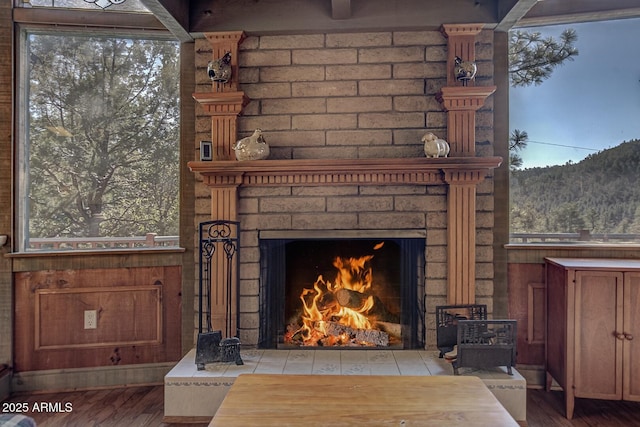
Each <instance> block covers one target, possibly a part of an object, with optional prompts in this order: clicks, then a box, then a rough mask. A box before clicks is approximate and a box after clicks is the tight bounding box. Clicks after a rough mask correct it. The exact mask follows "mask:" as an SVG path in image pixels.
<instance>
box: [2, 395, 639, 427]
mask: <svg viewBox="0 0 640 427" xmlns="http://www.w3.org/2000/svg"><path fill="white" fill-rule="evenodd" d="M163 393H164V390H163V386H160V385H159V386H146V387H127V388H117V389H109V390H92V391H76V392H68V393H54V394H29V395H16V396H12V397H11V398H10V399H8V400H6V401H5V402H15V403H26V404H27V405H28V407H29V408H31V409H34V408H36V409H44V410H47V409H60V408H61V409H64V408H65V404H67V403H70V404H71V411H70V412H59V413H50V412H34V411H30V412H29V413H28V414H25V415H29V416H31V417H33V418H34V419H35V420H36V422H37V423H38V426H39V427H54V426H64V427H73V426H77V427H91V426H105V427H106V426H110V427H111V426H112V427H121V426H122V427H146V426H154V427H178V426H183V427H200V426H202V427H205V426H206V425H207V424H189V425H185V424H166V423H163V422H162V415H163V404H164V403H163V402H164V395H163ZM56 403H58V408H56ZM43 404H44V405H43ZM2 407H3V408H4V407H5V405H3V406H2ZM51 407H52V408H51ZM562 408H563V400H562V393H561V392H558V391H552V392H546V391H544V390H528V392H527V422H528V425H529V427H560V426H580V427H595V426H598V427H609V426H612V427H614V426H619V427H633V426H639V427H640V402H610V401H604V400H590V399H577V402H576V410H575V416H574V419H573V420H571V421H569V420H567V419H566V418H564V416H563V415H562V413H563V409H562ZM302 425H304V423H303V424H302ZM492 427H493V426H492ZM495 427H499V426H495Z"/></svg>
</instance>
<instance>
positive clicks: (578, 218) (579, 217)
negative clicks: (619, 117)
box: [511, 139, 640, 233]
mask: <svg viewBox="0 0 640 427" xmlns="http://www.w3.org/2000/svg"><path fill="white" fill-rule="evenodd" d="M581 229H586V230H589V231H590V232H591V233H640V140H638V139H635V140H631V141H626V142H623V143H622V144H620V145H619V146H617V147H614V148H610V149H607V150H603V151H601V152H598V153H597V154H592V155H590V156H588V157H587V158H585V159H584V160H582V161H581V162H579V163H568V164H565V165H562V166H548V167H544V168H532V169H525V170H516V171H512V172H511V232H512V233H523V232H528V233H534V232H538V233H542V232H546V233H575V232H577V231H578V230H581Z"/></svg>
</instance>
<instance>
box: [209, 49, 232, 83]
mask: <svg viewBox="0 0 640 427" xmlns="http://www.w3.org/2000/svg"><path fill="white" fill-rule="evenodd" d="M207 73H208V74H209V78H210V79H211V80H212V81H214V82H218V83H227V82H228V81H229V79H231V52H227V53H225V54H224V56H223V57H222V58H219V59H216V60H214V61H209V64H208V66H207Z"/></svg>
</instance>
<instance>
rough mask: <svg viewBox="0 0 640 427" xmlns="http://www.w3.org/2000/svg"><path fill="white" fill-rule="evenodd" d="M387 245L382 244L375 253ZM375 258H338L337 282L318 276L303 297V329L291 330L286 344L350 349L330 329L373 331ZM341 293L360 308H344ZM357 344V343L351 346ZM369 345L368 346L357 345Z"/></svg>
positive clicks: (344, 337)
mask: <svg viewBox="0 0 640 427" xmlns="http://www.w3.org/2000/svg"><path fill="white" fill-rule="evenodd" d="M382 245H384V242H383V243H379V244H377V245H376V246H375V247H374V250H377V249H380V248H381V247H382ZM372 258H373V255H366V256H363V257H359V258H341V257H336V258H335V259H334V261H333V266H334V267H335V268H336V269H337V270H338V272H337V274H336V278H335V280H334V281H333V282H332V281H325V280H324V278H323V277H322V275H320V276H318V278H317V280H316V281H315V283H314V284H313V288H312V289H303V291H302V293H301V294H300V300H301V301H302V316H301V320H302V326H301V327H299V328H298V329H297V330H296V329H294V330H290V331H289V332H288V333H287V334H286V336H285V342H288V343H294V342H301V343H302V345H306V346H317V345H348V344H350V343H349V342H348V341H349V339H350V338H349V336H348V335H347V334H331V333H329V332H328V329H327V328H328V326H329V325H330V324H331V323H337V324H339V325H344V326H347V327H349V328H353V329H356V330H359V329H372V328H373V324H374V323H375V318H372V317H371V316H369V311H370V310H371V309H372V308H373V306H374V304H375V299H374V297H373V295H371V288H372V283H373V272H372V269H371V266H370V263H369V261H371V259H372ZM341 290H348V291H349V292H351V293H350V294H348V295H354V296H355V297H356V298H357V302H358V304H355V303H354V304H347V305H348V306H345V305H341V304H340V303H339V302H338V296H337V294H338V293H339V292H340V291H341ZM351 344H354V343H351ZM355 344H356V345H367V344H366V343H355Z"/></svg>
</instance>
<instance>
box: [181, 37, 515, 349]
mask: <svg viewBox="0 0 640 427" xmlns="http://www.w3.org/2000/svg"><path fill="white" fill-rule="evenodd" d="M476 46H478V49H477V48H476ZM225 52H232V59H233V60H232V65H233V67H234V70H235V73H236V74H235V75H236V76H237V78H236V79H232V80H231V81H230V82H229V83H227V84H224V85H221V84H218V83H216V84H213V85H212V83H211V82H210V81H209V82H207V76H206V72H205V71H204V70H203V67H204V69H206V63H207V61H209V60H211V59H212V58H219V57H221V56H222V55H223V54H224V53H225ZM476 52H479V54H480V55H479V56H478V57H476ZM454 56H462V57H464V58H465V59H469V60H476V61H477V62H478V64H479V69H480V70H481V71H480V72H479V77H477V81H481V82H482V83H483V84H484V85H483V86H480V85H478V86H476V85H475V82H470V84H469V85H468V86H464V87H462V86H461V85H460V84H459V83H458V82H456V81H455V79H454V78H452V76H451V73H450V72H448V70H451V69H452V67H451V66H450V65H451V64H452V63H453V58H454ZM490 60H491V42H490V41H489V40H487V38H486V37H485V36H484V35H483V32H482V28H481V27H480V26H474V25H459V26H456V25H449V26H444V27H443V31H441V32H439V31H416V32H402V33H361V34H348V35H341V34H319V35H297V36H261V37H257V36H253V37H246V36H245V35H244V34H243V33H242V32H238V33H225V34H221V33H210V34H206V39H203V40H201V41H197V43H196V64H197V65H198V66H199V68H198V69H197V70H196V75H197V77H196V80H197V82H198V87H197V90H196V93H194V98H195V99H196V101H197V105H198V106H199V108H200V111H199V113H198V118H197V120H196V129H197V133H198V135H197V139H198V141H196V146H198V145H199V141H200V140H212V141H213V145H214V150H213V151H214V161H192V162H189V168H190V169H191V170H192V171H193V172H195V173H196V175H197V176H198V177H200V178H201V179H202V184H203V186H202V187H201V188H202V189H203V191H199V194H200V195H201V199H200V200H201V201H202V202H201V203H200V202H199V203H198V204H197V206H196V211H197V212H196V214H197V215H196V217H197V218H198V220H205V219H231V220H239V221H240V224H241V259H240V301H239V307H240V308H239V310H240V316H239V318H240V320H239V325H237V326H238V329H239V331H240V338H241V341H242V343H243V344H244V345H248V346H258V345H259V344H260V342H261V340H263V338H264V337H262V336H261V335H263V334H264V332H261V327H263V324H264V319H263V318H261V316H263V317H264V310H261V304H264V300H263V299H262V298H263V294H264V292H265V291H264V289H263V288H261V286H262V285H263V284H262V281H263V280H264V275H263V272H262V271H261V270H263V269H264V268H268V267H265V265H264V262H263V261H264V260H261V256H262V255H261V236H262V238H264V236H265V235H269V234H270V233H271V235H277V234H278V233H281V234H283V235H287V233H297V234H303V235H304V234H306V235H316V234H317V233H324V234H325V235H334V236H339V235H341V234H349V233H356V235H357V233H358V232H362V233H374V234H375V233H376V232H378V233H380V234H381V235H382V234H384V237H402V236H405V235H411V236H413V237H415V236H420V237H421V238H422V239H423V241H424V261H425V262H424V263H423V264H422V265H421V266H420V267H419V268H420V269H421V270H422V271H420V274H419V277H420V281H421V283H420V284H419V286H418V288H419V289H420V290H421V291H422V292H423V293H424V296H425V298H424V301H426V313H427V315H426V317H425V319H423V320H421V322H423V324H422V325H420V329H422V330H426V331H427V338H426V345H427V346H429V343H433V342H434V338H433V331H434V327H433V325H432V324H431V323H432V320H431V317H433V316H432V315H431V316H430V313H433V312H434V311H435V306H436V305H438V304H444V303H470V302H478V301H480V302H483V303H488V304H489V305H490V306H491V297H492V278H493V273H492V272H493V270H492V261H493V258H492V250H491V245H492V241H493V239H492V233H493V230H492V223H491V218H492V209H493V208H492V206H493V185H492V181H491V171H492V169H494V168H496V167H498V166H499V165H500V163H501V161H502V159H501V158H497V157H492V156H491V153H492V149H491V139H492V137H491V135H490V132H488V131H485V130H484V129H485V128H484V125H483V124H482V123H483V122H484V121H486V120H488V121H489V126H488V128H489V129H490V121H491V114H492V111H491V109H490V104H489V106H488V107H487V106H486V105H485V100H486V99H487V98H488V97H489V96H490V95H491V94H492V93H493V91H494V90H495V87H493V86H488V85H486V84H487V83H490V82H491V68H490V67H484V66H483V64H485V63H490ZM483 61H484V62H483ZM477 115H479V117H482V121H481V122H480V123H479V122H478V121H477V120H476V116H477ZM258 127H259V128H261V129H262V130H263V133H264V135H265V138H266V140H267V142H269V143H270V145H271V151H272V155H271V157H270V158H269V159H268V160H262V161H245V162H238V161H236V160H234V159H233V151H232V149H231V147H232V146H233V143H235V141H236V140H237V139H238V134H239V133H241V134H243V135H244V134H249V133H251V131H252V130H253V128H258ZM427 130H428V131H433V132H434V133H436V134H438V135H440V136H442V137H444V138H445V139H447V140H448V141H449V143H450V144H451V154H450V157H447V158H435V159H431V158H425V157H424V155H423V154H422V144H421V143H420V142H419V141H420V137H421V135H422V134H423V133H424V132H425V131H427ZM476 131H478V132H476ZM477 133H478V134H479V135H480V136H481V138H483V140H484V141H485V142H484V143H483V142H482V141H481V142H478V138H477V136H478V135H477ZM476 146H478V147H479V148H478V152H476ZM394 234H395V236H394ZM378 237H379V236H378ZM212 298H216V300H217V301H221V303H220V305H219V307H218V308H217V309H216V307H215V305H214V308H213V311H214V313H219V315H218V316H214V319H213V323H214V328H216V329H223V327H222V326H220V323H219V322H222V321H223V319H225V317H226V315H225V313H224V307H225V305H226V304H225V303H224V301H225V300H226V298H227V296H226V295H224V289H217V290H216V289H213V290H212ZM417 299H418V300H419V298H417ZM232 306H234V307H235V304H232ZM232 317H235V316H232ZM216 322H218V326H216ZM421 345H424V343H421Z"/></svg>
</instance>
